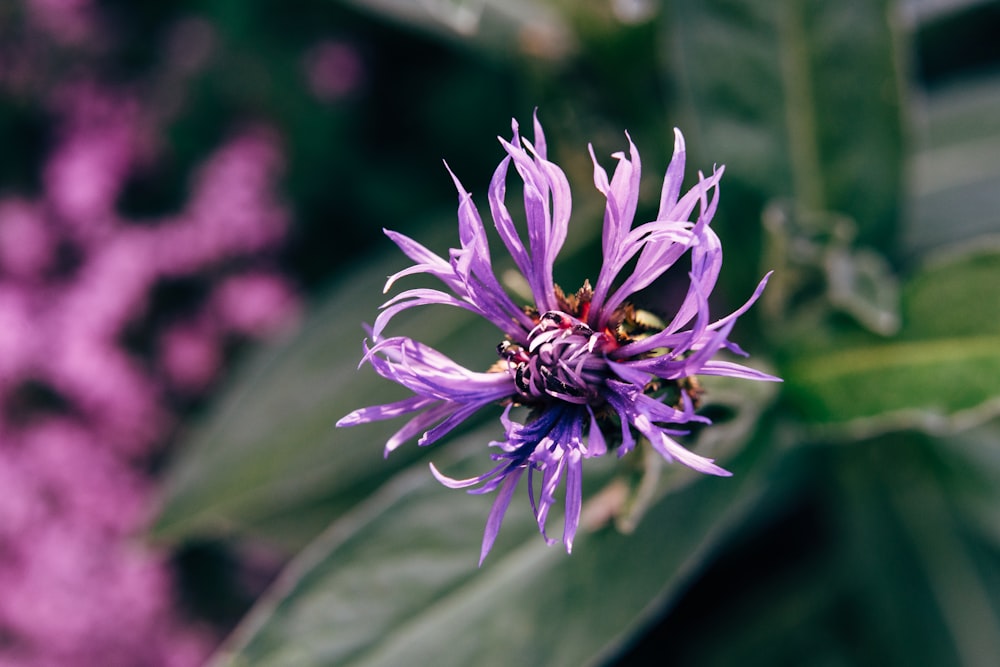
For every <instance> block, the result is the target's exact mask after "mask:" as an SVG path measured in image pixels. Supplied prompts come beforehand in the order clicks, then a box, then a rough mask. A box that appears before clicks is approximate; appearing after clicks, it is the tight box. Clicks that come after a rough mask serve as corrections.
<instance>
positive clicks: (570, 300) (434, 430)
mask: <svg viewBox="0 0 1000 667" xmlns="http://www.w3.org/2000/svg"><path fill="white" fill-rule="evenodd" d="M513 130H514V136H513V138H512V140H511V141H510V142H507V141H505V140H503V139H502V138H501V139H500V143H501V145H502V146H503V148H504V150H505V151H506V152H507V156H506V157H505V158H504V159H503V161H502V162H501V163H500V165H499V166H498V167H497V170H496V172H495V173H494V176H493V180H492V182H491V183H490V189H489V203H490V212H491V214H492V218H493V224H494V226H495V227H496V230H497V232H499V235H500V238H501V239H502V241H503V244H504V246H505V247H506V249H507V251H508V252H509V253H510V255H511V257H512V258H513V260H514V263H515V264H516V265H517V268H518V269H519V270H520V272H521V274H522V275H523V277H524V278H525V279H526V281H527V284H528V286H529V287H530V289H531V294H532V298H533V300H534V303H533V304H532V305H529V306H527V307H521V306H519V305H518V304H517V303H515V302H514V301H513V300H512V299H511V297H510V295H509V294H508V293H507V291H506V290H505V289H504V288H503V287H501V285H500V282H499V281H498V280H497V278H496V275H495V273H494V271H493V266H492V263H491V259H490V251H489V247H488V245H487V240H486V230H485V228H484V226H483V222H482V219H481V217H480V215H479V211H478V210H477V208H476V206H475V205H474V204H473V202H472V197H471V195H470V194H469V193H468V192H467V191H466V190H465V188H463V187H462V185H461V184H460V183H459V181H458V179H457V178H456V177H455V176H454V174H452V179H453V180H454V181H455V185H456V187H457V188H458V195H459V207H458V218H459V237H460V239H461V247H460V248H456V249H452V250H451V252H450V253H449V256H448V258H447V259H446V258H443V257H440V256H438V255H436V254H434V253H433V252H431V251H429V250H428V249H427V248H425V247H424V246H422V245H420V244H419V243H417V242H416V241H414V240H413V239H410V238H408V237H406V236H404V235H402V234H399V233H396V232H392V231H386V234H387V235H388V236H389V238H390V239H392V240H393V241H394V242H395V243H396V244H397V245H398V246H399V248H400V249H401V250H402V251H403V252H404V253H406V255H407V256H408V257H409V258H410V259H411V260H413V262H414V265H413V266H411V267H409V268H407V269H404V270H402V271H400V272H399V273H397V274H395V275H393V276H391V277H390V278H389V280H388V283H387V284H386V290H388V289H389V287H390V286H391V285H392V284H393V283H394V282H395V281H396V280H398V279H399V278H401V277H403V276H407V275H410V274H417V273H423V274H430V275H432V276H434V277H436V278H438V279H439V280H441V282H442V283H444V285H445V287H446V288H447V290H436V289H410V290H406V291H404V292H401V293H400V294H398V295H396V296H395V297H393V298H391V299H389V300H388V301H387V302H386V303H385V304H384V305H383V306H382V312H381V314H380V315H379V316H378V318H377V319H376V320H375V324H374V327H373V328H372V331H371V336H372V340H373V344H372V345H371V346H370V347H369V345H368V343H367V341H366V342H365V346H364V347H365V355H364V359H363V361H362V363H364V362H365V361H367V362H368V363H370V364H371V365H372V366H373V367H374V368H375V370H376V371H377V372H378V373H379V374H380V375H382V376H383V377H385V378H388V379H390V380H394V381H395V382H398V383H399V384H401V385H403V386H405V387H406V388H408V389H410V390H411V391H412V392H413V396H411V397H409V398H406V399H404V400H401V401H397V402H395V403H389V404H386V405H376V406H372V407H367V408H362V409H360V410H355V411H354V412H352V413H350V414H349V415H347V416H346V417H344V418H343V419H341V420H340V421H339V422H338V423H337V425H338V426H354V425H356V424H362V423H366V422H371V421H376V420H380V419H390V418H393V417H398V416H401V415H411V416H410V419H409V421H407V422H406V424H404V425H403V427H402V428H401V429H399V431H397V432H396V433H395V434H394V435H393V436H392V437H391V438H390V439H389V441H388V442H387V443H386V446H385V451H386V454H387V455H388V453H389V452H391V451H392V450H394V449H396V448H397V447H398V446H399V445H401V444H402V443H404V442H406V441H407V440H410V439H411V438H413V437H415V436H417V435H420V437H419V440H418V444H420V445H429V444H431V443H433V442H435V441H437V440H439V439H440V438H441V437H442V436H444V435H445V434H446V433H448V432H449V431H451V430H452V429H453V428H455V427H456V426H457V425H458V424H460V423H461V422H463V421H464V420H465V419H466V418H467V417H469V416H470V415H471V414H473V413H474V412H476V411H477V410H479V409H480V408H482V407H484V406H486V405H490V404H496V403H502V404H505V405H506V409H505V411H504V413H503V416H502V417H501V422H502V424H503V427H504V438H503V439H502V440H499V441H496V442H492V443H490V444H491V446H492V447H494V448H495V451H494V452H493V453H492V455H491V458H492V459H493V460H494V461H495V462H496V465H495V466H494V467H493V468H492V469H490V470H489V471H487V472H485V473H484V474H482V475H479V476H478V477H473V478H470V479H461V480H458V479H452V478H449V477H446V476H445V475H443V474H441V473H440V472H439V471H438V470H437V469H436V468H434V466H433V464H432V465H431V471H432V472H433V473H434V476H435V477H436V478H437V479H438V480H439V481H440V482H441V483H442V484H444V485H446V486H448V487H452V488H469V487H474V488H472V490H470V491H469V492H470V493H489V492H493V491H496V500H495V501H494V503H493V508H492V510H491V511H490V515H489V518H488V520H487V523H486V531H485V535H484V537H483V545H482V552H481V555H480V563H482V560H483V558H485V556H486V554H487V553H488V552H489V550H490V548H491V546H492V545H493V541H494V540H495V538H496V536H497V533H498V531H499V529H500V523H501V521H502V520H503V516H504V513H505V512H506V510H507V506H508V505H509V504H510V500H511V497H512V496H513V493H514V489H515V487H516V486H517V485H518V483H519V481H520V480H521V478H522V476H525V473H527V480H528V481H527V486H528V497H529V500H530V502H531V507H532V510H533V512H534V514H535V518H536V520H537V522H538V527H539V530H540V531H541V533H542V535H543V536H544V537H545V539H546V541H547V542H548V543H549V544H552V543H554V542H555V540H553V539H551V538H549V537H548V536H547V535H546V531H545V524H546V519H547V517H548V514H549V511H550V509H551V508H552V506H553V505H554V504H555V503H556V493H557V490H558V488H559V487H560V486H564V488H565V491H564V494H565V518H564V528H563V535H562V542H563V543H564V544H565V545H566V550H567V551H570V550H571V549H572V545H573V538H574V535H575V534H576V530H577V526H578V524H579V521H580V509H581V505H582V499H581V479H582V475H583V460H584V459H586V458H592V457H598V456H603V455H604V454H605V453H606V452H607V451H608V449H609V448H616V449H617V453H618V456H623V455H625V454H627V453H628V452H629V451H630V450H632V449H633V448H634V447H635V444H636V439H637V438H638V437H642V438H645V439H646V440H648V441H649V443H650V444H651V446H652V447H653V448H654V449H655V450H656V451H657V452H659V453H660V454H661V455H662V456H663V457H664V458H665V459H667V460H668V461H679V462H680V463H683V464H684V465H686V466H689V467H690V468H693V469H695V470H697V471H699V472H703V473H707V474H712V475H729V474H730V473H729V472H727V471H725V470H723V469H722V468H720V467H719V466H717V465H716V464H715V463H713V462H712V460H711V459H707V458H705V457H703V456H699V455H698V454H695V453H693V452H691V451H689V450H687V449H685V448H684V447H683V446H682V445H681V444H680V443H678V442H677V441H676V440H675V439H674V436H677V435H683V434H684V433H686V431H683V430H678V429H677V428H676V427H677V426H679V425H683V424H687V423H690V422H702V423H708V422H709V420H708V419H707V418H705V417H704V416H701V415H699V414H697V412H696V410H697V408H698V405H699V396H700V394H701V393H702V392H701V390H700V388H699V385H698V382H697V380H696V377H695V376H697V375H726V376H730V377H738V378H747V379H751V380H777V379H778V378H775V377H773V376H770V375H767V374H765V373H762V372H760V371H757V370H753V369H751V368H748V367H746V366H742V365H740V364H737V363H733V362H730V361H723V360H717V359H715V356H716V353H717V352H719V351H720V350H721V349H723V348H725V349H727V350H730V351H732V352H735V353H737V354H740V355H743V356H746V354H745V353H744V352H743V351H742V350H740V348H739V347H738V346H736V345H735V344H734V343H732V342H731V341H729V333H730V331H731V330H732V328H733V325H734V324H735V323H736V320H737V318H738V317H739V316H740V315H742V314H743V313H744V312H746V310H747V309H748V308H749V307H750V305H751V304H753V302H754V301H756V299H757V298H758V297H759V296H760V294H761V292H762V291H763V289H764V285H765V284H766V282H767V276H765V278H764V279H763V280H762V281H761V282H760V284H759V285H758V286H757V289H756V290H755V291H754V293H753V295H752V296H751V297H750V299H749V301H747V302H746V304H744V305H743V306H742V307H741V308H739V309H738V310H736V311H735V312H733V313H731V314H730V315H727V316H726V317H723V318H721V319H717V320H714V321H713V320H712V319H711V317H710V316H709V307H708V295H709V293H710V292H711V291H712V288H713V287H714V286H715V282H716V279H717V277H718V275H719V270H720V268H721V266H722V246H721V243H720V242H719V238H718V236H716V234H715V232H713V231H712V229H711V227H710V226H709V223H710V222H711V220H712V216H713V215H714V213H715V209H716V206H717V204H718V198H719V180H720V178H721V177H722V171H723V170H722V168H718V169H716V170H714V171H713V173H712V175H711V176H709V177H708V178H705V177H704V176H703V175H701V174H699V180H698V183H697V184H696V185H695V186H694V187H693V188H691V190H689V191H688V192H687V193H685V194H684V195H683V196H681V181H682V179H683V175H684V161H685V149H684V138H683V136H682V135H681V133H680V131H675V143H674V154H673V158H672V159H671V161H670V166H669V167H668V168H667V173H666V176H665V178H664V180H663V190H662V193H661V195H660V208H659V212H658V213H657V215H656V218H655V219H654V220H652V221H650V222H645V223H642V224H639V225H635V226H633V218H634V216H635V211H636V205H637V202H638V197H639V178H640V164H639V153H638V151H637V150H636V147H635V145H634V144H633V143H632V141H631V138H629V155H628V156H626V155H625V154H624V153H616V154H615V155H614V158H615V159H616V160H618V165H617V167H616V168H615V172H614V175H613V176H612V177H611V180H610V181H609V180H608V175H607V172H606V171H605V170H604V169H603V168H602V167H601V166H600V165H599V164H598V163H597V159H596V158H595V157H594V152H593V147H591V149H590V154H591V158H592V159H593V161H594V184H595V185H596V186H597V189H598V190H599V191H600V192H601V193H602V194H603V195H604V196H605V197H606V199H607V207H606V209H605V213H604V233H603V239H602V241H603V253H604V263H603V265H602V267H601V270H600V273H599V274H598V275H597V282H596V284H594V285H593V286H591V285H590V284H589V282H585V283H584V285H583V287H581V288H580V289H579V290H578V291H577V292H576V293H575V294H572V295H567V294H565V293H564V292H563V291H562V290H561V289H560V288H559V287H558V286H557V285H556V284H555V282H554V281H553V277H552V267H553V263H554V261H555V258H556V255H557V254H558V252H559V249H560V248H561V247H562V244H563V241H564V240H565V238H566V231H567V227H568V225H569V219H570V208H571V197H570V189H569V183H568V182H567V180H566V176H565V174H564V173H563V171H562V170H561V169H560V168H559V167H558V166H556V165H555V164H554V163H552V162H549V160H548V159H547V158H546V147H545V136H544V134H543V133H542V127H541V125H540V124H539V122H538V119H537V118H535V122H534V133H535V140H534V142H533V143H532V142H530V141H528V140H527V139H525V138H523V137H521V136H520V134H519V133H518V126H517V122H516V121H515V122H514V123H513ZM626 137H628V135H627V134H626ZM511 165H513V167H514V169H515V170H516V172H517V174H518V176H519V177H520V178H521V180H522V181H523V183H524V186H523V193H524V215H525V218H526V220H527V238H526V239H525V237H524V236H523V235H522V234H521V233H520V232H519V231H518V230H517V227H516V225H515V223H514V219H513V217H512V216H511V214H510V212H509V211H508V209H507V205H506V197H505V193H506V183H507V175H508V171H509V169H510V167H511ZM696 209H697V213H695V210H696ZM692 216H694V221H692V220H691V218H692ZM685 255H690V262H691V270H690V273H689V279H690V282H689V283H688V285H687V292H686V295H685V297H684V299H683V301H682V302H681V305H680V307H679V308H678V309H677V311H676V312H675V313H673V317H672V319H671V320H670V321H669V323H668V324H666V325H663V324H662V323H655V324H654V323H653V321H652V320H654V319H655V318H653V317H650V316H648V315H647V314H645V313H642V312H641V311H637V310H636V309H635V308H634V307H633V306H632V305H631V304H630V303H629V301H628V300H629V298H630V297H632V296H633V295H634V294H635V293H636V292H638V291H639V290H642V289H643V288H646V287H648V286H649V285H651V284H652V283H653V282H654V281H655V280H656V279H657V278H659V277H660V276H662V275H663V274H664V272H666V271H667V270H668V269H670V268H671V267H672V266H674V265H675V264H676V263H677V262H678V261H679V260H680V259H681V258H682V257H683V256H685ZM425 304H449V305H452V306H457V307H459V308H465V309H466V310H470V311H472V312H473V313H476V314H477V315H480V316H481V317H485V318H486V319H488V320H489V321H490V322H492V323H493V324H495V325H496V327H497V328H498V329H499V330H500V332H501V336H498V337H499V338H501V341H500V344H499V345H498V346H497V352H498V356H499V360H498V362H497V363H496V364H495V365H494V366H493V367H492V368H490V369H489V370H488V371H487V372H474V371H471V370H468V369H466V368H464V367H462V366H460V365H459V364H457V363H455V362H454V361H452V360H451V359H449V358H448V357H446V356H445V355H443V354H441V353H440V352H438V351H437V350H434V349H432V348H430V347H428V346H426V345H423V344H421V343H419V342H417V341H415V340H413V339H411V338H407V337H402V336H399V337H391V338H384V337H383V336H382V332H383V330H384V329H385V327H386V325H387V324H388V323H389V321H390V320H391V319H392V318H393V316H395V315H396V314H397V313H399V312H400V311H403V310H406V309H407V308H412V307H414V306H421V305H425ZM514 406H522V407H524V408H526V409H527V410H528V417H527V419H526V420H525V422H524V423H519V422H517V421H515V420H514V419H512V417H511V409H512V408H513V407H514Z"/></svg>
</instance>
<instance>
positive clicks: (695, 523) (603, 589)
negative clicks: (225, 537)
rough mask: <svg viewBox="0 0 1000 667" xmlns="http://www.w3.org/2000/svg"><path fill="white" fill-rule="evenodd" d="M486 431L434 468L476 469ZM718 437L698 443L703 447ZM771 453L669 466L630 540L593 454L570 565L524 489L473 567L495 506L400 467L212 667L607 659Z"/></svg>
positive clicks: (734, 429)
mask: <svg viewBox="0 0 1000 667" xmlns="http://www.w3.org/2000/svg"><path fill="white" fill-rule="evenodd" d="M751 384H754V385H755V386H761V385H760V384H758V383H751ZM764 387H765V388H764V389H763V390H762V393H758V392H756V391H751V392H749V393H750V394H751V395H754V398H752V399H750V400H747V399H746V398H744V405H743V406H742V407H740V408H739V409H738V410H737V413H736V416H735V418H734V419H732V420H731V421H730V422H729V423H728V424H723V425H720V426H719V427H718V429H719V431H718V432H717V433H716V434H715V435H714V436H713V438H719V437H722V434H727V435H728V442H727V446H728V447H729V448H733V447H739V446H740V445H742V444H743V443H744V442H745V440H746V438H747V437H748V436H749V435H750V433H751V429H752V427H753V425H755V424H756V423H757V422H758V421H759V418H760V415H761V410H762V409H763V407H764V405H766V403H767V400H769V399H765V400H761V397H762V396H765V397H770V396H771V395H773V391H772V390H771V389H767V388H766V387H767V386H766V385H764ZM725 391H726V390H725V389H724V388H722V390H721V392H720V393H725ZM712 428H713V427H709V428H707V429H705V431H704V432H703V433H705V434H708V433H711V432H712ZM489 433H490V429H489V427H486V428H484V429H482V430H480V431H479V432H475V433H472V434H470V435H468V436H467V437H466V438H463V439H462V440H461V441H460V442H456V443H455V447H450V448H448V454H447V457H446V455H444V454H438V455H437V456H436V457H435V463H436V464H437V465H439V466H440V467H442V468H443V469H444V470H446V471H447V472H448V473H449V474H457V475H461V474H463V473H465V472H466V471H468V473H469V474H472V473H475V472H481V471H482V468H483V466H484V465H485V464H487V462H486V461H485V460H484V459H485V452H484V447H483V443H484V441H485V440H486V439H487V438H488V437H489ZM738 433H740V434H741V435H737V434H738ZM702 444H703V445H705V446H704V447H702ZM711 444H712V443H710V442H708V440H707V439H703V440H702V441H701V444H699V445H698V451H706V449H709V450H711V449H712V447H711ZM715 444H716V445H718V441H717V440H716V443H715ZM767 452H768V447H767V442H766V440H765V439H764V438H759V439H757V440H755V441H754V442H753V443H751V444H750V445H749V446H747V447H746V448H745V449H743V450H742V451H741V452H740V454H738V455H737V456H736V457H735V459H733V460H732V461H731V467H732V469H733V470H734V472H735V475H734V477H732V478H728V479H726V478H712V477H699V476H697V475H695V474H694V473H691V471H689V470H687V469H685V468H683V467H680V466H670V468H669V469H670V471H671V473H675V474H676V475H677V477H676V479H673V483H672V484H671V485H670V486H671V487H672V488H673V489H674V492H673V493H671V494H670V495H668V496H667V497H666V498H665V499H663V500H662V501H660V502H658V503H656V504H655V505H654V506H653V507H652V508H651V509H650V510H649V512H648V514H647V515H646V516H645V517H644V519H643V520H642V522H640V523H639V525H638V527H637V528H636V530H635V532H634V533H633V534H631V535H623V534H621V533H619V532H617V531H615V530H614V529H612V528H611V527H610V526H609V525H607V518H608V516H607V511H606V509H607V508H606V507H604V505H605V503H606V502H607V494H606V493H596V494H595V493H593V489H592V488H587V487H593V486H594V484H595V483H596V482H601V481H603V480H606V479H607V478H608V474H609V472H610V470H611V469H613V468H614V467H615V466H616V461H615V460H614V457H612V456H609V457H605V458H604V459H597V460H592V461H588V462H587V466H586V467H587V470H586V471H585V475H584V477H585V484H586V487H585V489H584V497H585V499H587V500H588V503H587V505H586V506H585V509H584V515H583V519H582V529H581V533H580V534H578V537H577V540H576V543H575V544H574V552H573V554H572V555H571V556H567V555H566V554H565V553H564V552H563V551H562V549H561V548H560V547H559V546H554V547H548V546H546V545H545V543H544V542H543V540H542V539H541V537H540V536H539V535H538V531H537V528H536V527H535V525H534V520H533V517H532V516H531V513H530V510H529V508H528V503H527V501H526V499H525V498H524V495H526V493H525V489H524V487H523V484H522V487H521V489H519V493H517V494H516V497H515V500H514V501H513V502H512V504H511V507H510V509H509V510H508V513H507V517H506V520H505V523H504V526H503V529H502V530H501V532H500V537H499V539H498V540H497V543H496V545H495V546H494V549H493V551H492V552H491V553H490V555H489V556H488V558H487V559H486V562H485V563H484V565H483V567H482V569H480V570H478V571H477V569H476V559H477V556H478V553H479V542H480V540H481V536H482V530H483V526H484V523H485V519H486V515H487V513H488V510H489V504H490V502H491V500H492V497H483V496H467V495H466V494H463V493H461V492H458V491H455V490H452V489H447V488H444V487H442V486H441V485H439V484H438V483H437V482H436V481H435V480H434V479H433V478H432V477H431V475H430V474H429V473H428V472H427V470H426V469H418V470H413V471H410V472H407V473H404V474H402V475H400V476H399V477H398V478H397V479H395V480H393V481H392V482H390V483H389V484H387V485H386V486H384V487H383V488H382V489H380V490H379V491H378V493H377V494H375V495H373V496H372V497H370V498H369V499H368V500H367V501H366V502H364V503H363V504H361V505H359V506H358V507H357V508H355V510H354V511H352V512H351V513H350V514H349V515H347V516H344V517H343V518H341V519H340V520H338V521H337V522H335V523H334V524H333V525H332V526H331V528H330V530H329V531H327V532H326V533H325V534H324V535H323V536H321V537H320V538H319V539H318V540H317V541H316V542H315V543H314V544H313V545H311V546H310V547H309V548H308V549H306V550H305V551H304V552H303V553H302V555H301V556H300V557H299V558H297V559H296V560H295V561H293V562H292V564H291V565H290V566H289V568H288V569H287V570H286V572H285V573H284V574H283V575H282V577H281V578H280V579H279V581H278V582H277V583H276V585H275V587H274V589H273V590H272V591H271V592H270V594H268V595H266V596H265V598H264V599H263V600H262V601H261V602H260V603H259V604H258V606H257V607H256V608H255V609H254V610H253V611H252V612H251V613H250V615H249V616H248V617H247V619H246V620H245V622H244V623H243V625H242V626H241V627H240V628H239V629H238V630H237V632H236V634H235V635H234V637H233V638H231V640H230V642H229V643H228V644H227V646H226V647H225V648H224V650H223V651H221V652H220V653H219V655H217V656H216V658H215V660H214V662H213V663H212V664H214V665H215V666H216V667H221V666H223V665H255V666H258V667H265V666H267V665H290V664H294V665H298V666H300V667H308V666H311V665H316V666H320V665H331V664H338V665H357V666H360V665H367V666H374V665H399V664H427V665H430V664H433V665H440V666H442V667H446V666H448V665H471V664H475V665H510V664H545V665H579V664H581V663H583V662H585V661H587V660H591V659H593V658H594V656H595V655H598V654H608V653H609V652H611V651H614V650H615V648H616V647H617V646H619V645H620V643H621V642H622V641H624V639H625V638H626V637H627V636H628V635H629V634H630V633H632V632H634V631H635V630H636V628H637V627H638V626H639V624H641V622H642V621H643V619H645V618H647V617H648V615H649V614H651V613H653V612H655V611H657V610H658V608H659V607H660V606H662V605H663V604H664V603H666V601H667V600H668V598H670V597H671V596H672V595H674V594H675V593H676V592H677V590H678V589H679V587H680V586H682V585H683V583H684V582H685V581H687V579H688V577H689V576H690V574H691V573H692V572H694V571H696V570H697V569H698V567H699V564H700V563H701V562H702V561H703V560H704V559H705V558H706V557H707V556H708V554H709V553H710V551H711V549H712V548H713V546H714V545H715V544H717V543H718V542H719V541H720V540H721V539H722V538H723V536H724V535H726V534H727V532H728V531H729V530H730V529H732V528H733V526H734V525H735V524H736V523H737V522H738V521H739V520H740V518H741V517H742V516H744V515H745V513H746V512H747V511H748V510H749V508H750V507H751V506H752V505H753V503H754V502H755V501H756V499H757V497H758V496H759V494H760V490H761V487H762V484H763V481H764V476H763V471H764V470H765V468H766V465H765V461H764V457H765V456H766V454H767ZM719 453H720V452H719V451H718V450H717V449H715V450H714V451H711V452H710V455H715V454H719ZM448 458H450V459H451V460H447V459H448ZM679 481H683V483H680V484H679V483H678V482H679ZM613 488H614V487H613V486H609V487H606V490H607V489H613ZM557 518H558V517H557ZM553 523H554V524H556V525H558V522H557V521H553ZM556 530H558V528H556ZM553 627H557V628H558V630H557V631H554V630H553Z"/></svg>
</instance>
